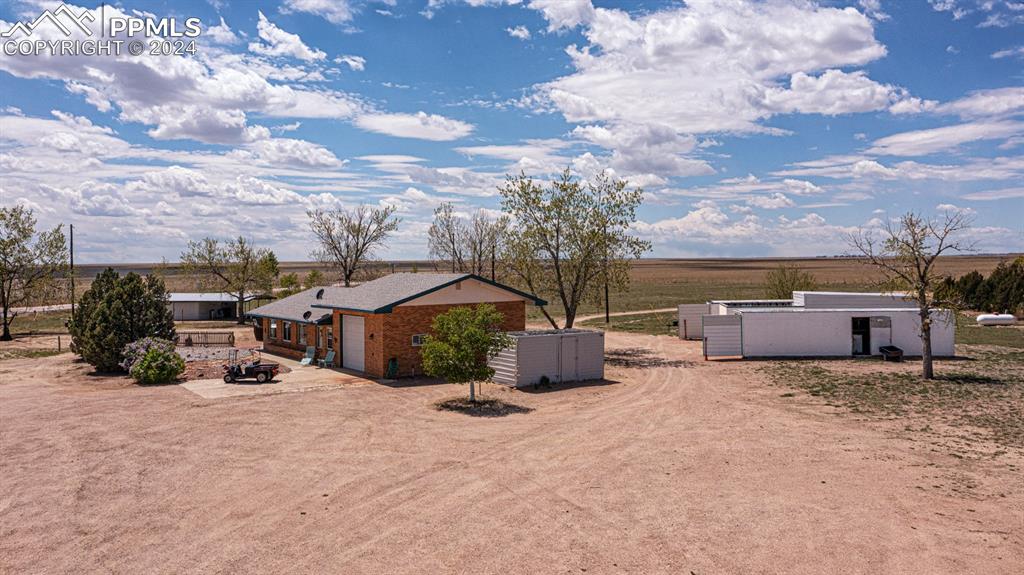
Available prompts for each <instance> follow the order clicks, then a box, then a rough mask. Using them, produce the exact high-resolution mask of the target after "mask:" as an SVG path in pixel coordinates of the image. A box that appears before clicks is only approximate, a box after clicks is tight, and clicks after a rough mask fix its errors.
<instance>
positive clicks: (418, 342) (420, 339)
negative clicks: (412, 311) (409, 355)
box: [412, 333, 427, 347]
mask: <svg viewBox="0 0 1024 575" xmlns="http://www.w3.org/2000/svg"><path fill="white" fill-rule="evenodd" d="M426 342H427V334H425V333H417V334H416V335H414V336H412V346H413V347H420V346H422V345H423V344H424V343H426Z"/></svg>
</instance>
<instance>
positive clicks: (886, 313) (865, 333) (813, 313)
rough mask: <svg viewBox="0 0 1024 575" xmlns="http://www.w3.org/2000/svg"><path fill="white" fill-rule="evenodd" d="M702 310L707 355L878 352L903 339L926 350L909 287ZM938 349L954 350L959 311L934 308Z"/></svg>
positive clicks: (940, 352) (916, 351)
mask: <svg viewBox="0 0 1024 575" xmlns="http://www.w3.org/2000/svg"><path fill="white" fill-rule="evenodd" d="M711 304H712V305H711V306H710V312H711V313H710V314H708V315H704V316H702V328H703V329H702V333H701V337H702V338H703V343H704V355H705V357H722V356H742V357H814V356H819V357H834V356H856V355H879V354H880V353H881V352H880V350H879V348H880V347H883V346H897V347H899V348H901V349H902V350H903V352H904V353H905V354H906V355H908V356H917V355H921V349H922V344H921V338H920V337H919V332H920V328H921V320H920V315H919V312H918V308H917V306H916V304H915V303H914V302H913V301H912V300H909V299H907V297H906V296H905V295H903V294H893V293H852V292H851V293H847V292H793V299H792V300H766V301H718V302H711ZM929 313H930V315H931V317H932V324H931V335H932V353H933V354H934V355H935V356H936V357H942V356H952V355H954V353H955V330H956V324H955V321H954V320H955V318H954V316H953V314H952V313H951V312H950V311H949V310H941V309H933V310H930V311H929Z"/></svg>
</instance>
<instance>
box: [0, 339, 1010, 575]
mask: <svg viewBox="0 0 1024 575" xmlns="http://www.w3.org/2000/svg"><path fill="white" fill-rule="evenodd" d="M607 348H608V352H609V353H608V355H609V365H608V373H607V376H608V381H606V382H603V383H602V384H599V385H584V386H577V387H572V388H565V387H559V386H556V387H555V388H553V389H552V390H550V391H537V392H533V391H522V392H517V391H509V390H504V389H503V388H498V387H495V386H486V389H485V392H486V393H488V394H490V395H491V396H497V397H499V398H501V399H503V400H505V401H506V402H510V403H514V404H517V405H520V406H522V407H524V408H529V409H532V411H529V412H528V413H517V414H513V415H507V416H504V417H470V416H467V415H464V414H460V413H452V412H445V411H438V410H435V409H433V407H432V406H433V404H434V403H436V402H437V401H439V400H441V399H444V398H447V397H452V396H455V395H459V394H464V393H466V389H465V388H464V387H458V386H451V385H404V386H387V385H383V384H374V385H364V386H352V387H345V388H340V389H331V390H318V391H310V392H304V393H288V394H278V395H269V396H259V397H247V398H236V399H218V400H205V399H202V398H200V397H197V396H196V395H194V394H192V393H191V392H189V391H188V390H186V389H183V388H182V387H180V386H160V387H150V388H142V387H137V386H134V385H132V384H131V382H130V381H128V380H126V379H124V378H111V377H98V376H91V375H87V369H86V367H85V366H83V365H81V364H77V363H73V361H72V360H73V358H72V356H71V355H69V354H63V355H58V356H53V357H44V358H34V359H11V360H7V361H2V362H0V461H2V473H0V565H2V566H3V569H2V571H5V572H10V573H27V572H33V573H66V572H97V571H98V572H112V573H184V572H206V573H234V572H243V573H309V572H335V573H449V572H467V573H583V572H586V573H696V574H701V575H703V574H705V573H928V574H942V573H1019V572H1020V568H1021V565H1024V490H1022V489H1021V477H1022V465H1024V456H1022V454H1021V452H1020V451H1019V450H1016V449H1008V450H1006V451H1003V452H1001V453H999V454H995V455H992V456H990V457H977V458H961V457H957V456H954V455H952V454H950V453H949V452H948V451H946V450H943V449H942V448H941V447H938V446H936V445H935V444H934V443H932V442H931V441H930V440H929V439H928V438H927V436H919V435H916V434H914V433H912V432H910V431H908V430H906V429H904V428H903V427H902V426H901V425H900V424H899V422H898V421H896V420H894V421H891V422H887V421H877V420H870V421H868V420H866V419H863V418H861V417H859V416H857V415H856V414H849V413H841V412H840V410H839V409H837V408H831V407H828V406H826V405H823V404H822V403H821V402H820V401H818V400H817V399H816V398H813V397H810V396H806V395H795V396H794V394H792V393H782V392H783V391H785V390H783V389H780V387H779V386H778V385H777V384H774V383H771V382H769V381H768V380H767V378H768V376H767V375H765V373H764V370H763V369H762V368H763V366H760V365H758V364H757V362H721V363H706V362H703V361H702V360H701V359H700V358H699V344H698V343H688V342H680V341H678V340H675V339H673V338H669V337H654V336H648V335H641V334H615V333H610V334H608V336H607Z"/></svg>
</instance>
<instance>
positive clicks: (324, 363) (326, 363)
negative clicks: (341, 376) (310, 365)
mask: <svg viewBox="0 0 1024 575" xmlns="http://www.w3.org/2000/svg"><path fill="white" fill-rule="evenodd" d="M316 363H317V365H319V366H320V367H330V366H332V365H334V350H333V349H332V350H331V351H329V352H327V357H325V358H323V359H318V360H317V362H316Z"/></svg>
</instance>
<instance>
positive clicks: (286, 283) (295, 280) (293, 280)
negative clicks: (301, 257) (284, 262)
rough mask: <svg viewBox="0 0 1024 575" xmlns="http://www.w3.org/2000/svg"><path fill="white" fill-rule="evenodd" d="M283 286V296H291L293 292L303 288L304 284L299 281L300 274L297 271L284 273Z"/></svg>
mask: <svg viewBox="0 0 1024 575" xmlns="http://www.w3.org/2000/svg"><path fill="white" fill-rule="evenodd" d="M280 284H281V288H282V290H283V291H282V293H281V295H282V296H290V295H292V294H293V293H296V292H298V291H299V289H301V288H302V284H300V283H299V275H298V274H296V273H295V272H291V273H287V274H283V275H282V276H281V280H280Z"/></svg>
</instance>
